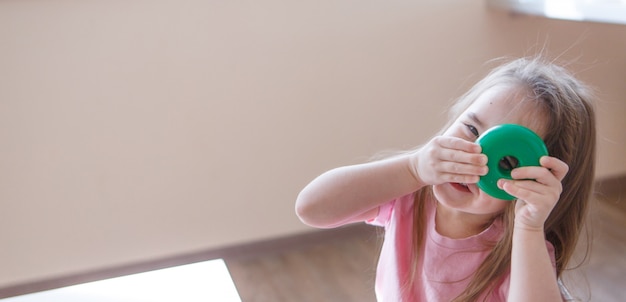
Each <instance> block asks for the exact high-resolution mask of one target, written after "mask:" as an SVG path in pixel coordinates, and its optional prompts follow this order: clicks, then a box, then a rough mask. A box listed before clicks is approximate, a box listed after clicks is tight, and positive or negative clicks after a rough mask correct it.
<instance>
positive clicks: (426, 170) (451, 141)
mask: <svg viewBox="0 0 626 302" xmlns="http://www.w3.org/2000/svg"><path fill="white" fill-rule="evenodd" d="M480 152H481V147H480V146H479V145H478V144H476V143H473V142H469V141H465V140H463V139H461V138H458V137H449V136H448V137H446V136H438V137H435V138H433V139H432V140H431V141H430V142H429V143H428V144H426V145H425V146H424V147H423V148H421V149H420V151H418V152H417V153H416V159H415V160H414V166H415V167H416V168H415V169H416V171H417V174H418V175H419V177H420V178H421V179H422V180H423V181H424V182H425V183H428V184H439V183H444V182H463V183H476V182H478V180H479V179H480V176H481V175H485V174H487V172H488V168H487V166H486V164H487V156H486V155H484V154H481V153H480Z"/></svg>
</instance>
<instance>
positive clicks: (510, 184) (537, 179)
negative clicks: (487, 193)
mask: <svg viewBox="0 0 626 302" xmlns="http://www.w3.org/2000/svg"><path fill="white" fill-rule="evenodd" d="M539 163H540V164H541V167H521V168H517V169H514V170H513V171H511V177H513V179H514V180H505V179H500V180H499V181H498V187H500V188H501V189H503V190H504V191H506V192H507V193H509V194H511V195H512V196H514V197H516V198H518V201H517V204H516V205H515V227H516V228H518V227H521V228H524V229H530V230H543V225H544V223H545V221H546V219H547V218H548V215H550V212H551V211H552V209H553V208H554V206H555V205H556V203H557V202H558V201H559V198H560V196H561V192H562V191H563V187H562V185H561V180H563V178H564V177H565V175H566V174H567V171H568V170H569V167H568V165H567V164H566V163H564V162H563V161H561V160H559V159H558V158H555V157H550V156H543V157H542V158H541V159H540V161H539ZM532 179H534V180H532Z"/></svg>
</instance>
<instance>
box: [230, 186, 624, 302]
mask: <svg viewBox="0 0 626 302" xmlns="http://www.w3.org/2000/svg"><path fill="white" fill-rule="evenodd" d="M625 203H626V201H623V200H622V198H621V197H619V196H617V197H610V198H608V197H600V198H599V201H598V202H595V203H594V205H593V208H592V211H591V215H590V217H591V226H592V230H593V234H592V242H593V245H592V252H591V254H590V256H589V259H588V261H587V262H586V264H584V265H582V266H581V267H580V268H578V269H576V270H572V271H569V272H567V273H566V274H565V276H564V279H565V282H566V286H567V287H568V288H569V290H570V291H571V292H572V294H573V295H574V296H575V297H577V298H578V299H580V301H599V302H611V301H626V287H624V285H626V205H625ZM381 236H382V233H381V231H380V230H379V229H378V228H376V227H370V226H362V227H358V231H356V232H352V233H350V235H345V234H343V235H341V236H336V238H329V239H328V240H327V241H320V242H315V243H309V242H303V243H302V244H301V245H299V246H295V247H291V248H282V249H281V251H276V252H271V253H264V254H263V255H260V256H259V257H248V258H245V259H233V260H228V259H226V263H227V266H228V268H229V270H230V273H231V275H232V277H233V280H234V282H235V286H236V287H237V290H238V291H239V294H240V296H241V298H242V300H243V302H270V301H271V302H280V301H285V302H287V301H289V302H291V301H304V302H306V301H331V302H332V301H342V302H349V301H359V302H367V301H376V299H375V296H374V289H373V288H374V276H375V269H376V261H377V257H378V252H379V248H380V243H381V241H382V239H381ZM585 242H586V241H585ZM582 245H584V242H583V244H582ZM583 254H584V249H582V248H579V249H578V250H577V256H578V257H579V258H581V257H582V256H581V255H583Z"/></svg>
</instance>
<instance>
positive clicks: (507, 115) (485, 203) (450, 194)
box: [433, 86, 546, 216]
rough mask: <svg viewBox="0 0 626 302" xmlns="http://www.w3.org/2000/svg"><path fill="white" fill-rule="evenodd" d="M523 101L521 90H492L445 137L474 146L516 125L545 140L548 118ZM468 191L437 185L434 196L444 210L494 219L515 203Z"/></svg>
mask: <svg viewBox="0 0 626 302" xmlns="http://www.w3.org/2000/svg"><path fill="white" fill-rule="evenodd" d="M523 99H524V92H523V90H521V89H515V88H514V87H510V86H495V87H492V88H490V89H488V90H486V91H485V92H484V93H482V94H481V95H480V96H479V97H478V99H476V101H475V102H474V103H473V104H472V105H471V106H470V107H469V108H467V109H466V110H465V111H464V112H463V113H462V114H461V115H460V116H459V118H458V119H457V120H456V121H454V123H453V124H452V125H451V126H450V128H448V129H447V130H446V131H445V132H444V134H443V135H444V136H455V137H458V138H462V139H465V140H468V141H472V142H473V141H476V139H477V138H478V136H480V134H482V133H483V132H485V131H486V130H487V129H489V128H491V127H494V126H496V125H500V124H505V123H513V124H519V125H523V126H525V127H528V128H530V129H531V130H533V131H535V133H537V134H538V135H539V136H541V137H543V135H544V133H545V131H544V129H543V128H544V126H543V125H544V124H545V122H544V121H545V119H546V116H545V115H544V113H543V112H542V110H541V109H539V108H538V107H536V106H535V105H533V102H530V101H523ZM467 187H468V188H469V192H468V191H467V190H466V189H464V188H463V187H462V186H459V185H458V184H452V183H444V184H440V185H435V186H434V187H433V193H434V194H435V197H436V198H437V200H438V201H439V202H440V203H441V204H443V205H444V206H446V207H449V208H451V209H455V210H458V211H461V212H464V213H468V214H476V215H487V216H493V215H495V214H498V213H500V212H501V211H502V210H504V208H505V207H506V205H507V204H509V203H510V202H511V201H505V200H500V199H496V198H494V197H491V196H489V195H488V194H487V193H485V192H483V191H482V190H480V189H479V188H478V186H477V185H476V184H467Z"/></svg>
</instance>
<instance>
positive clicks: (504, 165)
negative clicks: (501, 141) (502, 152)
mask: <svg viewBox="0 0 626 302" xmlns="http://www.w3.org/2000/svg"><path fill="white" fill-rule="evenodd" d="M518 166H519V160H518V159H517V158H516V157H515V156H510V155H507V156H505V157H503V158H502V159H500V161H499V162H498V167H499V168H500V171H502V172H503V173H507V174H510V173H511V170H513V169H515V168H517V167H518Z"/></svg>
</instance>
